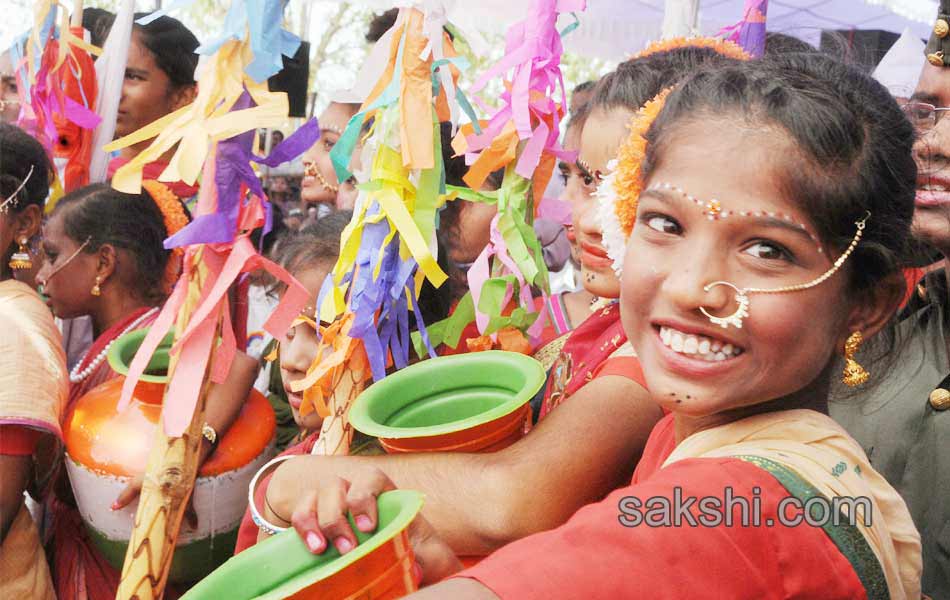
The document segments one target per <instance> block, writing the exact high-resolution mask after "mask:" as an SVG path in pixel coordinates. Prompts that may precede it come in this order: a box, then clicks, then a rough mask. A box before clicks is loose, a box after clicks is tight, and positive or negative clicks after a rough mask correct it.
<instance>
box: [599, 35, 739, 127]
mask: <svg viewBox="0 0 950 600" xmlns="http://www.w3.org/2000/svg"><path fill="white" fill-rule="evenodd" d="M737 62H739V61H738V60H736V59H734V58H730V57H727V56H724V55H722V54H720V53H719V52H716V51H715V50H713V49H712V48H704V47H696V46H684V47H680V48H673V49H670V50H664V51H661V52H657V53H655V54H650V55H648V56H646V57H643V58H633V59H630V60H628V61H626V62H623V63H620V64H619V65H617V69H616V70H614V71H613V72H611V73H608V74H607V75H604V76H603V77H602V78H601V79H600V81H598V82H597V86H596V87H595V88H594V95H593V97H592V98H591V99H590V101H589V102H588V104H589V106H588V107H587V110H588V111H589V112H593V111H594V110H598V109H599V110H605V111H606V110H613V109H617V108H623V109H627V110H629V111H637V110H639V108H640V107H641V106H643V105H644V104H646V103H647V102H648V101H649V100H650V99H651V98H653V97H654V96H656V95H657V94H659V93H660V92H662V91H663V90H664V89H666V88H668V87H671V86H673V85H676V84H677V83H678V82H679V81H682V80H683V79H684V78H686V77H688V76H689V75H690V74H691V73H693V72H695V71H697V70H700V69H706V68H710V67H713V66H717V65H724V64H735V63H737ZM589 112H588V114H589ZM583 118H585V119H586V115H585V116H584V117H583Z"/></svg>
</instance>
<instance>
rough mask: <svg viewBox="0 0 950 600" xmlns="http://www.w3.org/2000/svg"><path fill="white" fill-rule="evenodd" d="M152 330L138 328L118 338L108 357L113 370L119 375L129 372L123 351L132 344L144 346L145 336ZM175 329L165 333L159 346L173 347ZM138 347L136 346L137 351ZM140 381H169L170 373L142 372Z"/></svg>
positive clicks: (149, 328)
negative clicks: (149, 373) (153, 373)
mask: <svg viewBox="0 0 950 600" xmlns="http://www.w3.org/2000/svg"><path fill="white" fill-rule="evenodd" d="M150 330H151V327H145V328H143V329H136V330H135V331H132V332H130V333H127V334H125V335H123V336H122V337H120V338H119V339H117V340H116V341H115V342H114V343H113V344H112V347H111V348H109V354H108V355H107V359H108V360H109V366H110V367H112V370H113V371H115V372H116V373H118V374H119V375H122V376H125V375H128V374H129V365H128V364H125V363H124V362H123V361H122V352H123V350H125V349H126V348H128V347H129V346H131V345H135V346H137V347H141V346H142V342H143V341H145V336H146V335H148V332H149V331H150ZM174 336H175V329H174V327H173V328H171V329H170V330H169V332H168V333H167V334H166V335H165V338H164V339H163V340H162V343H160V344H159V348H160V347H162V346H163V345H167V346H169V347H171V344H172V342H173V340H174ZM137 352H138V348H136V353H137ZM133 356H134V355H133ZM139 381H145V382H148V383H168V375H147V374H145V373H142V374H141V375H140V376H139Z"/></svg>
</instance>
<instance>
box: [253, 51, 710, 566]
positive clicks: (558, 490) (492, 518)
mask: <svg viewBox="0 0 950 600" xmlns="http://www.w3.org/2000/svg"><path fill="white" fill-rule="evenodd" d="M690 43H698V42H695V41H691V42H690ZM663 57H664V61H659V60H657V63H656V64H658V65H662V67H663V68H662V70H656V69H654V68H653V67H651V66H644V65H641V66H632V65H630V66H628V67H626V68H625V70H624V72H623V74H622V75H618V78H620V79H622V80H624V81H626V80H627V79H628V78H629V79H630V82H628V83H629V85H627V84H624V85H623V87H624V88H625V89H627V92H626V93H627V94H628V96H627V98H628V100H627V103H628V105H630V106H632V107H636V106H638V105H639V104H641V103H643V102H646V100H648V99H649V98H650V97H652V95H653V94H655V93H657V92H658V91H660V90H662V89H664V88H665V87H667V86H669V85H671V84H672V83H675V81H676V80H677V79H679V78H681V77H682V76H683V75H686V74H688V73H689V72H690V70H691V69H694V68H697V67H699V66H701V65H704V64H713V63H715V62H718V61H723V60H727V59H725V58H724V57H723V56H722V55H720V54H719V53H717V52H716V51H714V50H708V49H701V50H695V49H691V48H687V49H680V50H673V51H669V52H667V53H663ZM643 60H645V59H638V60H637V61H634V62H643ZM635 74H636V75H635ZM637 80H639V83H637V84H636V85H634V82H636V81H637ZM615 83H617V85H620V82H619V81H617V82H615ZM602 85H603V86H605V88H608V89H614V86H613V84H610V83H606V84H602ZM636 90H639V91H636ZM617 94H618V95H619V92H617ZM633 110H635V108H630V109H627V113H626V116H625V117H623V118H622V119H621V118H617V120H616V121H614V122H608V124H609V125H610V126H611V127H612V128H614V129H619V130H623V129H624V127H623V126H624V125H625V124H626V122H627V121H628V120H629V116H630V115H631V114H632V112H633ZM585 129H586V125H585ZM600 143H605V142H600ZM619 143H620V140H619V139H618V140H617V141H616V142H614V144H615V145H614V150H613V152H616V147H617V145H619ZM592 150H593V149H589V148H584V147H582V148H581V152H582V155H583V154H584V153H585V151H586V152H587V153H592ZM608 152H609V150H608ZM606 160H607V159H606V158H604V162H605V163H606ZM583 204H585V205H586V206H590V205H593V204H594V202H593V200H592V199H588V200H587V201H586V203H583ZM588 210H589V209H588ZM588 228H589V229H590V230H591V233H593V231H594V230H595V229H596V227H595V226H593V225H588ZM598 235H599V234H598ZM603 271H604V273H603V278H604V279H605V278H606V277H608V276H609V277H613V278H614V279H613V280H614V282H615V283H614V285H615V286H616V289H615V291H614V292H613V296H614V297H616V296H619V285H618V284H617V283H616V277H615V275H614V274H613V272H612V271H611V270H610V268H609V267H607V268H606V269H604V270H603ZM608 274H609V275H608ZM599 293H603V290H601V291H600V292H599ZM612 310H616V307H614V308H613V309H612ZM601 312H602V311H601ZM588 321H590V319H588ZM612 323H617V325H616V330H617V332H618V333H617V334H612V335H610V336H607V337H605V338H604V339H603V341H602V342H601V344H599V345H598V344H595V343H594V342H592V341H591V340H590V339H588V340H586V341H584V343H583V344H578V347H586V348H587V349H588V350H590V349H594V350H595V351H597V352H598V354H597V356H599V357H600V360H602V361H604V362H607V361H606V360H605V359H606V358H607V356H608V355H609V354H610V352H606V353H604V352H602V351H601V348H602V347H603V345H604V343H607V344H610V345H612V344H613V343H617V344H618V346H621V347H622V346H623V345H624V344H623V342H624V341H625V339H626V338H625V336H624V337H622V338H621V339H619V340H617V341H616V342H614V338H615V337H616V336H617V335H618V334H622V333H623V332H622V329H621V328H620V325H619V317H618V316H617V315H616V314H614V317H613V319H612V321H611V324H612ZM586 326H587V321H585V323H584V324H582V325H581V326H580V327H579V328H578V329H577V330H575V332H576V333H575V334H573V335H578V334H584V332H586V331H587V329H586ZM602 330H603V324H602V323H601V324H597V328H595V329H593V331H594V332H595V333H596V332H597V331H602ZM573 335H572V337H573ZM590 335H591V336H592V337H593V338H594V339H596V338H597V336H596V335H595V334H594V333H592V334H590ZM565 347H567V345H566V344H565ZM577 356H578V360H577V363H578V364H575V365H574V367H575V369H576V370H575V371H574V373H573V379H571V380H569V382H570V383H571V384H572V385H576V389H575V388H574V387H572V388H571V390H570V391H571V392H572V393H573V397H572V399H571V401H570V402H566V403H563V404H561V401H562V400H563V398H564V397H565V394H564V390H565V389H566V387H567V384H566V383H565V380H566V379H567V378H566V377H564V378H560V379H558V380H557V382H554V381H553V380H554V379H555V376H554V370H553V369H552V374H551V375H550V376H549V379H550V380H552V381H549V382H548V384H547V390H546V392H545V396H543V397H542V400H544V401H547V400H548V399H550V398H551V396H553V395H554V394H555V393H560V397H558V398H557V402H552V403H550V409H549V410H548V411H547V412H546V414H545V418H544V419H543V420H542V421H541V422H540V423H539V424H538V425H537V426H536V427H535V428H533V429H532V431H531V432H530V433H529V434H528V435H527V436H525V437H524V438H523V439H522V440H519V441H518V442H516V443H515V444H514V445H512V446H510V447H509V448H506V449H504V450H501V451H499V452H495V453H490V454H461V453H453V454H431V455H426V456H410V457H404V456H385V457H319V458H318V457H306V458H301V459H295V460H292V461H288V462H287V463H285V464H283V465H281V466H280V467H279V468H278V469H277V471H276V473H275V475H274V483H273V484H272V485H271V486H270V487H269V488H268V494H267V503H266V504H265V505H264V506H263V512H264V514H265V516H267V517H268V518H269V519H272V522H274V523H286V522H288V521H289V520H290V516H291V514H292V513H293V511H294V508H295V506H296V503H297V501H298V500H299V499H300V498H301V497H302V496H304V495H307V496H308V497H310V498H311V499H312V496H311V495H310V492H311V491H312V490H320V492H321V493H322V491H323V488H324V487H325V486H329V487H331V488H332V486H333V483H332V482H333V481H337V480H338V479H339V478H340V477H343V478H345V479H350V478H363V477H375V475H374V473H377V472H380V471H381V472H382V473H385V475H386V476H387V477H389V478H391V479H392V480H393V481H394V482H396V484H397V485H398V486H400V487H405V488H414V489H420V490H422V491H424V492H425V493H426V504H425V507H424V509H423V514H424V515H425V516H426V517H427V518H428V520H429V521H430V522H431V523H432V525H433V526H434V527H435V528H436V529H437V530H438V531H439V532H440V534H441V535H442V536H444V538H445V540H446V541H447V542H448V544H449V545H450V546H451V547H452V549H453V550H454V551H455V552H457V553H458V554H461V555H475V556H483V555H485V554H487V553H489V552H491V551H493V550H495V549H497V548H499V547H500V546H502V545H504V544H507V543H509V542H511V541H513V540H517V539H520V538H522V537H525V536H527V535H531V534H532V533H536V532H538V531H544V530H546V529H550V528H552V527H556V526H558V525H560V524H562V523H564V521H566V520H567V519H568V517H570V515H571V514H573V512H574V511H576V510H577V509H578V508H580V507H581V506H583V505H584V504H587V503H590V502H594V501H596V500H598V499H600V498H602V497H603V496H604V495H605V494H607V493H608V492H609V491H610V490H612V489H615V488H616V487H617V486H620V485H622V484H623V483H625V482H626V481H629V478H630V476H631V474H632V473H633V469H634V467H635V466H636V464H637V461H638V459H639V457H640V453H641V452H642V450H643V447H644V445H645V443H646V439H647V437H648V435H649V432H650V429H651V428H652V427H653V425H654V424H655V423H656V422H657V421H658V420H659V419H660V417H661V416H662V412H661V411H660V409H659V408H657V407H656V406H655V405H654V404H653V403H651V402H650V401H649V397H648V394H647V392H646V390H645V389H644V388H643V385H642V383H641V382H642V377H641V376H640V374H639V367H637V366H636V362H635V360H633V361H630V360H629V358H630V357H626V358H627V359H628V360H627V361H625V362H626V363H627V364H626V365H618V366H619V367H620V368H618V369H613V370H612V369H608V368H604V369H601V370H600V371H597V365H596V364H583V365H582V364H580V363H582V362H583V361H584V359H586V356H585V355H583V354H578V355H577ZM631 362H632V363H633V364H631ZM631 367H634V368H631ZM595 371H596V372H595ZM588 374H590V378H589V380H588ZM595 375H596V376H595ZM575 380H576V382H577V383H576V384H575V383H574V381H575ZM555 386H557V387H555ZM558 390H560V392H558ZM555 406H557V410H553V408H554V407H555ZM434 474H437V475H434ZM565 481H570V482H572V483H571V485H570V486H565V485H564V482H565ZM539 497H542V498H544V499H545V501H544V502H542V503H538V502H537V501H536V500H537V498H539ZM323 533H324V534H325V536H326V537H325V538H319V537H318V538H317V539H321V540H322V539H326V540H329V542H330V543H334V544H337V541H338V540H345V542H341V543H352V542H353V540H354V539H355V538H353V537H352V536H353V533H352V531H351V530H350V528H349V526H347V525H346V524H345V523H344V522H343V521H336V520H335V521H334V525H333V526H332V527H330V528H328V529H327V530H325V531H324V532H323ZM315 535H318V534H315Z"/></svg>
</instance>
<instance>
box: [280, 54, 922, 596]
mask: <svg viewBox="0 0 950 600" xmlns="http://www.w3.org/2000/svg"><path fill="white" fill-rule="evenodd" d="M661 107H662V108H661ZM657 113H658V116H656V115H657ZM631 135H632V136H637V137H638V138H639V141H638V142H636V144H635V145H636V146H637V147H639V148H640V150H641V152H639V153H637V152H631V154H630V155H629V156H627V157H625V158H624V160H622V162H621V164H620V166H619V167H618V168H619V171H618V174H619V175H618V176H622V177H628V176H629V177H630V179H629V181H633V182H636V183H634V184H633V185H632V187H629V188H621V189H618V193H619V194H621V195H626V196H627V201H628V206H627V208H629V209H630V210H633V211H634V212H635V215H636V217H635V219H636V221H635V223H636V226H635V227H634V229H633V231H632V234H631V236H630V240H629V243H628V245H627V250H626V256H625V262H624V269H623V281H622V301H621V309H622V319H623V324H624V329H625V330H626V332H627V335H628V338H629V339H630V341H631V343H632V344H633V346H634V348H635V349H636V351H637V355H638V357H639V359H640V362H641V366H642V369H643V374H644V377H645V379H646V382H647V385H648V388H649V390H650V394H651V397H652V399H653V400H654V401H655V402H657V403H658V404H659V405H660V406H662V407H663V408H664V409H666V410H668V411H670V413H671V414H669V415H667V416H666V417H665V418H664V419H663V420H662V421H661V422H660V423H659V424H658V425H657V427H656V428H655V429H654V431H653V433H652V434H651V437H650V441H649V442H648V444H647V448H646V449H645V451H644V457H643V459H642V461H641V462H640V465H639V466H638V468H637V471H636V473H635V474H634V477H633V480H632V482H631V484H630V485H629V486H627V487H625V488H622V489H619V490H617V491H615V492H613V493H612V494H610V495H609V496H607V498H606V499H604V500H603V501H602V502H600V503H597V504H593V505H591V506H588V507H585V508H584V509H582V510H580V511H578V512H577V514H575V515H574V516H573V517H572V518H571V519H570V521H568V522H567V523H566V524H565V525H563V526H562V527H559V528H558V529H555V530H553V531H550V532H545V533H542V534H538V535H536V536H532V537H530V538H527V539H525V540H521V541H519V542H516V543H514V544H511V545H509V546H508V547H506V548H503V549H502V550H500V551H499V552H497V553H496V554H494V555H493V556H491V557H489V558H488V559H486V560H485V561H483V562H482V563H480V564H479V565H478V566H476V567H474V568H473V569H470V570H469V571H466V572H464V573H462V574H461V575H462V576H461V577H459V578H455V579H451V580H449V581H447V582H444V583H441V584H439V585H437V586H433V587H431V588H430V589H427V590H423V591H422V592H420V593H418V594H417V595H416V596H415V597H419V598H426V597H428V598H446V597H451V598H459V599H467V598H471V599H475V598H560V597H578V596H583V597H586V598H616V597H623V596H628V595H630V594H631V593H635V594H637V595H639V596H643V597H650V598H655V597H661V598H662V597H668V598H675V597H686V596H695V595H697V594H700V593H703V592H704V591H707V590H716V592H717V593H719V594H721V595H725V596H729V597H737V598H772V597H782V598H787V597H821V598H856V597H869V598H888V597H890V598H919V597H920V565H921V562H920V561H921V555H920V539H919V536H918V534H917V532H916V530H915V528H914V525H913V522H912V520H911V517H910V514H909V512H908V510H907V507H906V505H905V504H904V501H903V500H902V499H901V498H900V496H899V495H898V494H897V492H896V491H895V490H894V489H893V488H892V487H891V486H890V485H889V484H887V482H886V481H885V480H884V478H883V477H882V476H881V475H880V474H878V473H877V472H876V471H874V469H873V468H872V467H871V465H870V463H869V461H868V459H867V457H866V455H865V454H864V452H863V451H862V450H861V448H860V447H859V446H858V445H857V443H856V442H854V440H853V439H851V438H850V436H848V435H847V433H846V432H845V431H844V429H842V428H841V426H839V425H838V424H837V423H835V422H834V421H833V420H831V419H830V418H829V417H828V416H827V400H828V390H829V384H830V380H831V378H832V376H833V375H834V374H835V373H836V369H835V366H836V365H839V364H840V360H839V357H840V356H841V355H844V358H845V359H846V367H845V369H844V373H843V375H840V377H842V378H843V381H844V382H845V383H847V384H849V385H860V384H862V383H864V382H865V381H867V379H868V373H867V372H866V371H864V369H863V368H862V366H861V365H859V364H858V363H856V362H855V361H854V352H855V348H856V347H857V346H860V345H861V342H862V339H870V338H872V337H873V336H875V335H876V334H878V333H879V332H880V331H881V330H883V329H885V328H886V327H887V325H888V323H889V321H890V320H891V317H892V315H893V314H894V312H895V310H896V309H897V307H898V305H899V304H900V301H901V298H902V293H903V288H904V281H903V277H902V273H901V267H902V260H903V258H904V257H905V252H906V249H907V241H908V238H909V235H910V226H911V219H912V214H913V204H914V187H915V178H916V166H915V164H914V161H913V157H912V154H911V150H912V146H913V143H914V132H913V130H912V127H911V126H910V124H909V123H908V122H907V120H906V119H905V118H904V116H903V115H902V114H901V111H900V109H899V108H898V106H897V105H896V104H895V102H894V101H893V100H892V99H891V98H890V96H889V94H888V93H887V91H886V90H885V89H884V88H883V87H882V86H880V85H879V84H877V83H876V82H874V81H873V80H871V79H870V78H868V77H867V76H865V75H864V74H862V73H860V72H858V71H857V70H854V69H851V68H849V67H846V66H843V65H841V64H840V63H837V62H835V61H833V60H831V59H829V58H826V57H822V56H820V55H817V54H810V55H798V56H790V57H787V58H785V59H776V60H775V61H774V62H759V63H754V62H753V63H747V64H743V65H738V66H730V67H725V68H720V69H715V70H709V71H705V72H703V73H700V74H697V75H695V76H694V77H692V78H691V79H690V80H688V81H687V82H686V83H685V84H684V85H682V87H680V88H678V89H676V90H674V91H673V92H672V93H670V94H669V96H668V99H666V100H665V105H664V101H663V97H662V96H661V97H658V98H657V100H656V101H655V102H651V103H650V104H648V105H647V106H646V107H645V108H644V110H643V111H642V112H641V114H640V117H639V118H638V120H637V121H636V122H635V125H634V128H633V130H632V133H631ZM634 139H635V140H636V139H637V138H634ZM644 153H645V155H644ZM637 154H639V156H637ZM736 157H742V160H736ZM716 341H718V342H720V343H721V344H723V345H727V344H728V345H730V346H731V347H732V349H731V351H730V353H729V356H727V357H725V358H723V359H718V358H715V357H713V358H710V357H709V356H708V352H706V353H702V352H697V351H696V350H695V348H693V349H692V351H690V347H692V346H699V345H703V344H704V343H707V342H716ZM837 372H839V373H840V371H837ZM391 485H392V484H391V483H389V482H387V481H385V480H384V479H380V480H377V481H374V482H371V483H369V484H364V483H362V482H361V484H360V485H356V484H355V482H354V485H353V486H351V487H350V488H349V491H348V496H347V497H348V498H354V499H355V498H367V497H369V496H368V495H367V494H369V493H373V492H374V491H378V490H380V489H385V488H387V487H390V486H391ZM727 495H731V496H732V497H733V498H743V499H745V500H746V501H747V502H751V501H752V500H753V499H754V500H755V501H756V502H753V503H752V506H753V508H752V509H751V510H749V511H742V510H738V511H737V510H735V508H736V507H735V505H734V504H728V503H727V502H726V500H725V497H726V496H727ZM323 497H324V498H329V497H330V496H329V495H324V496H323ZM790 497H794V498H796V499H797V502H798V504H795V503H792V504H791V505H790V504H789V503H788V502H787V499H788V498H790ZM697 498H707V501H706V502H705V503H701V504H700V505H699V506H697V505H696V504H695V499H697ZM843 498H851V499H855V500H859V501H860V502H861V508H860V509H858V507H857V506H856V505H852V506H851V509H850V510H847V509H844V512H846V514H844V515H843V516H844V518H843V519H837V520H835V519H832V518H830V517H831V516H833V515H834V514H835V513H837V512H838V511H839V510H843V509H842V508H841V506H843V505H841V504H834V503H833V500H841V499H843ZM647 499H651V500H647ZM664 499H665V500H666V503H665V504H664V503H663V502H662V501H663V500H664ZM677 499H679V501H677ZM690 499H692V500H693V502H692V503H691V502H689V500H690ZM708 499H712V500H713V502H709V501H708ZM716 501H718V504H716V503H715V502H716ZM684 502H685V506H686V510H685V514H684V513H683V512H676V513H674V512H673V509H672V508H670V510H669V511H666V512H664V511H663V508H662V507H663V506H664V505H665V506H667V507H673V506H680V507H681V508H682V505H683V504H684ZM805 502H809V503H810V506H809V505H805V504H804V503H805ZM328 504H329V506H324V505H323V504H321V505H320V506H319V510H320V513H321V515H324V514H327V513H329V512H330V511H334V510H336V509H337V506H340V507H341V508H343V509H345V508H347V504H349V508H351V509H352V510H353V513H354V514H356V515H367V516H368V518H369V520H370V522H375V518H376V514H375V503H372V505H371V503H369V502H350V503H348V502H347V501H346V500H344V501H343V502H341V503H340V504H339V505H337V504H336V503H332V502H330V503H328ZM789 506H792V507H797V510H793V509H789ZM803 506H804V508H803ZM654 507H659V509H658V511H659V512H658V514H657V513H653V514H652V517H653V518H654V519H655V520H651V513H650V509H652V508H654ZM803 510H804V511H806V512H805V514H808V515H810V516H811V518H812V519H813V520H814V522H815V523H813V522H812V521H808V522H807V524H806V523H802V519H803ZM308 513H309V509H307V507H304V506H300V507H299V508H298V510H297V511H296V512H295V513H294V521H295V524H296V525H297V527H298V531H300V532H301V533H302V534H309V533H311V532H312V531H314V524H315V523H314V522H313V521H312V520H310V518H308V516H307V515H308ZM743 513H744V514H745V515H746V516H745V517H743ZM676 515H678V517H677V516H676ZM727 516H728V517H731V518H730V519H729V520H726V517H727ZM796 516H797V517H798V519H797V521H798V525H797V526H795V523H796V519H795V517H796ZM690 517H691V518H692V520H697V519H698V522H699V523H701V524H702V526H695V527H693V526H690ZM717 517H718V520H717ZM849 517H850V518H849ZM675 518H678V519H679V522H676V521H674V520H673V519H675ZM733 519H735V521H733ZM618 520H619V522H618ZM321 521H322V522H327V521H326V520H325V519H321ZM650 524H652V525H655V526H649V525H650ZM730 525H731V526H730ZM429 548H432V549H438V548H437V546H435V545H434V544H429V545H428V546H426V547H424V548H423V549H429ZM539 556H540V557H543V560H539V559H538V557H539ZM419 561H420V563H421V564H422V565H423V567H425V566H426V564H430V563H431V564H433V565H437V566H451V560H450V559H447V558H446V557H444V556H431V557H430V556H424V555H420V556H419ZM670 565H675V566H676V567H677V568H676V572H675V573H673V572H670V570H669V569H670ZM525 573H530V574H531V575H530V576H525Z"/></svg>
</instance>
